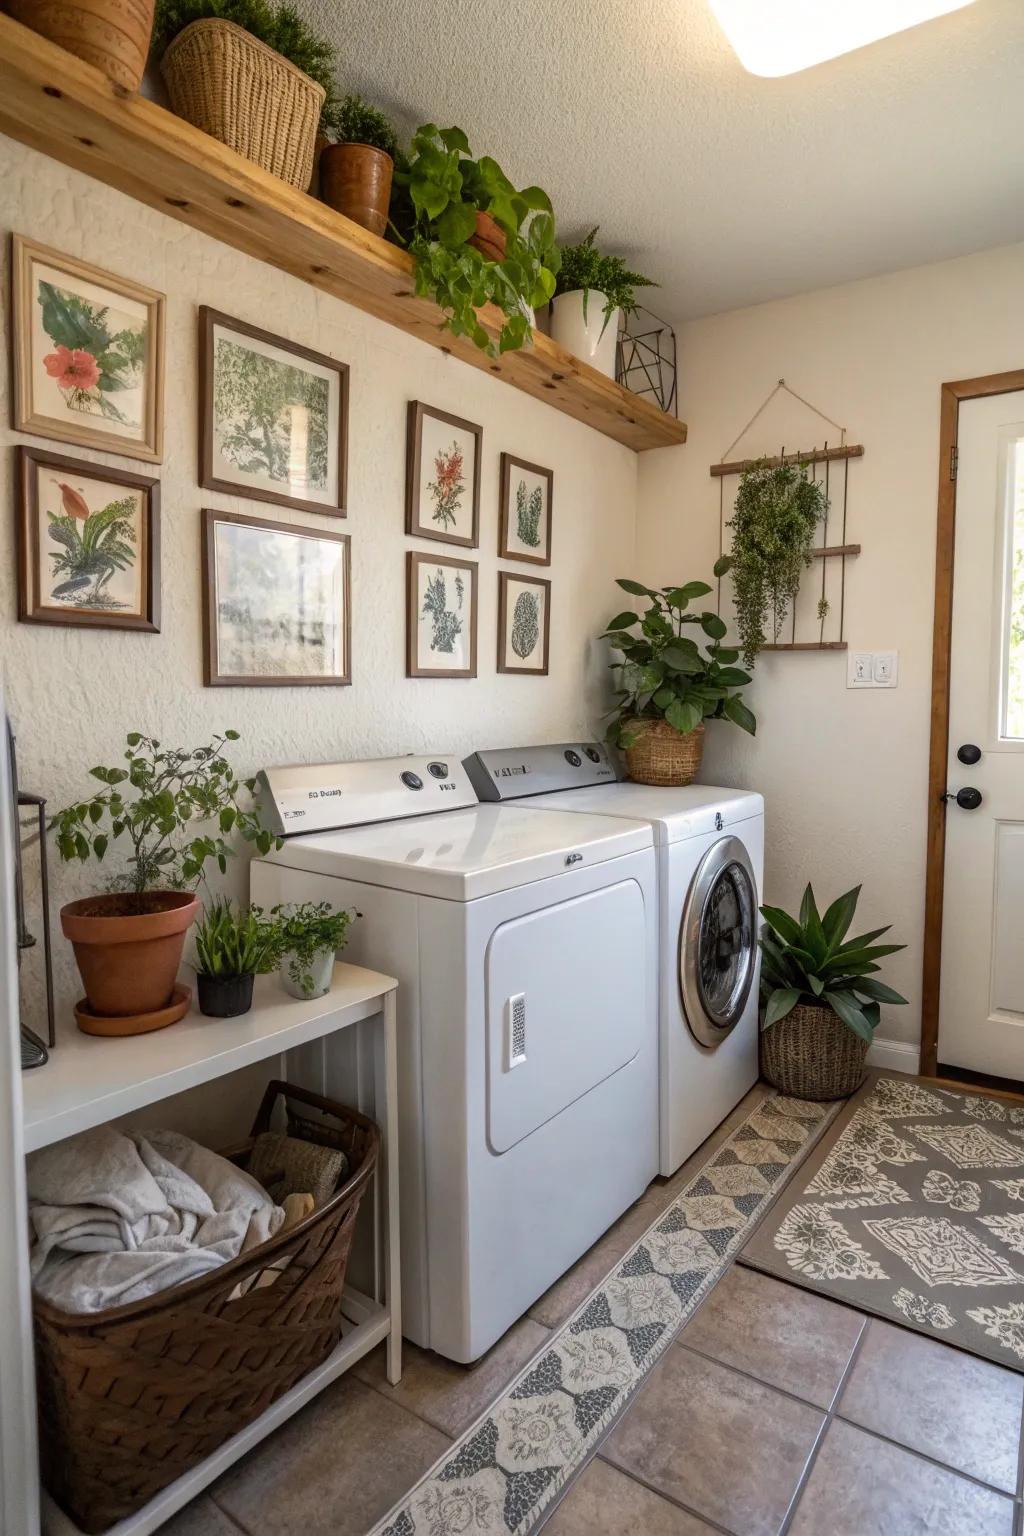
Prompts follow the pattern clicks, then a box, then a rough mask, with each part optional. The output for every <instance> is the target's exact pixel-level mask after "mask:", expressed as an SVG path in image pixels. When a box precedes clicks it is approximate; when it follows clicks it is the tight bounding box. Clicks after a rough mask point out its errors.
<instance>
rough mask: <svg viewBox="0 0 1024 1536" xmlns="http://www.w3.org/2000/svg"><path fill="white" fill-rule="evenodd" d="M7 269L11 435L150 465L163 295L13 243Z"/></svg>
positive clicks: (44, 249)
mask: <svg viewBox="0 0 1024 1536" xmlns="http://www.w3.org/2000/svg"><path fill="white" fill-rule="evenodd" d="M11 265H12V272H13V283H12V289H13V298H14V386H15V387H14V426H15V429H16V430H17V431H19V432H32V433H34V434H36V435H37V436H38V437H53V438H57V439H59V440H60V441H61V442H66V443H74V444H77V445H78V446H79V447H82V448H100V449H105V450H106V451H107V452H113V453H121V454H125V455H127V457H129V458H133V459H147V460H150V461H151V462H156V461H158V460H159V459H160V458H161V456H162V452H163V372H164V302H165V301H164V296H163V294H162V293H157V292H156V291H155V290H154V289H152V288H144V287H142V285H141V284H140V283H134V282H131V281H130V280H129V279H128V278H125V277H118V276H116V275H115V274H114V273H113V272H105V271H103V270H102V268H100V267H94V266H91V265H90V264H89V263H88V262H85V261H79V260H77V258H75V257H73V256H65V255H62V254H61V252H60V251H54V250H51V249H50V248H49V247H48V246H45V245H37V244H36V242H35V241H34V240H27V239H25V237H24V236H22V235H15V236H14V238H13V245H12V261H11Z"/></svg>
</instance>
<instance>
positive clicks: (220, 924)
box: [195, 897, 279, 1019]
mask: <svg viewBox="0 0 1024 1536" xmlns="http://www.w3.org/2000/svg"><path fill="white" fill-rule="evenodd" d="M195 940H196V962H197V963H196V983H197V986H198V991H199V1008H200V1011H201V1012H202V1013H205V1014H209V1015H210V1017H211V1018H218V1019H231V1018H236V1017H237V1016H238V1015H239V1014H241V1013H248V1011H249V1009H250V1008H251V1007H252V987H253V979H254V977H256V976H261V975H263V974H264V973H265V972H267V971H272V970H273V969H274V968H275V966H276V965H277V962H278V950H279V928H278V924H277V923H276V922H273V921H271V920H269V919H267V918H265V917H264V915H263V912H262V910H261V908H259V907H235V905H234V904H233V903H232V902H231V901H229V900H226V899H225V898H223V897H215V898H214V899H213V901H211V902H210V903H209V905H208V906H207V907H206V910H205V911H204V913H203V916H202V919H201V921H200V922H199V923H198V924H197V925H196V934H195Z"/></svg>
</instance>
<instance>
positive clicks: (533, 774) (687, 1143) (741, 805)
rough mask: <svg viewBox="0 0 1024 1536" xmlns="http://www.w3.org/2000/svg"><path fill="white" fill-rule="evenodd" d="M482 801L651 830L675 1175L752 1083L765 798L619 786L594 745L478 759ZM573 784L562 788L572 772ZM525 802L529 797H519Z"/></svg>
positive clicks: (668, 1143)
mask: <svg viewBox="0 0 1024 1536" xmlns="http://www.w3.org/2000/svg"><path fill="white" fill-rule="evenodd" d="M465 766H466V769H467V772H469V774H470V777H471V779H472V780H473V783H474V786H475V788H476V790H477V793H478V794H479V795H480V798H481V799H482V800H496V801H504V800H507V799H510V798H513V799H515V800H516V803H517V805H518V806H519V807H520V808H523V807H526V808H529V809H532V810H542V811H544V812H546V813H548V814H551V813H556V812H557V813H558V814H559V815H563V814H564V813H565V812H566V811H572V812H575V813H582V814H584V815H587V816H593V815H600V816H621V817H624V818H628V819H629V820H638V819H640V820H643V821H646V822H647V823H649V825H650V826H651V828H652V830H653V833H654V841H655V849H656V852H657V861H658V893H659V900H658V917H657V927H658V940H659V956H660V964H659V982H658V988H659V999H660V1003H659V1028H660V1041H661V1084H660V1144H661V1145H660V1167H661V1172H662V1173H663V1174H665V1175H668V1174H671V1173H674V1172H675V1170H676V1169H677V1168H678V1167H679V1165H680V1164H681V1163H682V1162H684V1161H685V1159H686V1158H687V1157H689V1155H690V1153H691V1152H693V1151H694V1150H695V1149H696V1148H697V1147H699V1146H700V1144H701V1142H702V1141H703V1140H704V1139H705V1138H706V1137H707V1136H709V1135H710V1133H711V1132H712V1131H713V1130H714V1129H715V1127H716V1126H718V1125H720V1124H721V1122H722V1121H723V1120H724V1119H725V1117H726V1115H727V1114H728V1113H729V1111H730V1110H731V1109H733V1108H734V1106H735V1105H736V1104H737V1103H738V1102H739V1101H740V1099H741V1098H742V1097H743V1095H744V1094H745V1093H746V1092H747V1091H748V1089H750V1088H751V1087H752V1086H753V1085H754V1083H755V1082H756V1081H757V1075H758V1038H757V1034H758V973H759V967H760V954H759V951H758V947H757V932H758V906H759V903H760V900H761V895H760V892H761V882H762V876H763V869H764V800H763V798H762V797H761V796H760V795H758V794H753V793H750V792H748V791H745V790H735V789H715V788H712V787H709V786H707V785H704V784H690V785H687V786H686V787H685V788H682V789H655V788H651V787H648V786H647V785H644V784H632V783H618V782H616V776H615V770H614V768H613V766H612V764H611V762H610V760H609V757H608V754H607V752H606V751H605V749H604V747H602V746H599V745H598V744H597V743H596V742H569V743H560V744H558V745H553V746H541V747H527V748H513V749H503V750H500V751H491V752H478V753H475V754H474V756H473V757H472V758H468V759H467V760H466V764H465ZM566 769H568V770H569V773H570V776H571V777H573V778H574V779H575V783H576V786H577V787H575V788H571V789H568V790H566V789H564V788H563V785H564V782H565V770H566ZM524 795H527V796H529V797H530V798H528V799H524V798H522V797H523V796H524Z"/></svg>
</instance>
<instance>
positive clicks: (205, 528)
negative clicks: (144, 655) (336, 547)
mask: <svg viewBox="0 0 1024 1536" xmlns="http://www.w3.org/2000/svg"><path fill="white" fill-rule="evenodd" d="M218 523H233V524H241V525H243V526H245V527H248V528H266V529H269V530H270V531H271V532H273V533H284V534H291V535H293V536H297V537H299V538H311V539H319V540H321V541H322V542H324V543H333V544H343V545H344V546H345V579H344V587H343V602H344V605H345V613H344V624H343V630H342V632H343V636H344V648H345V657H344V660H345V670H344V672H343V673H342V674H341V675H340V676H338V677H318V676H294V677H290V676H279V677H248V676H245V675H239V674H228V673H222V672H220V671H219V669H218V665H217V646H216V635H217V564H216V560H217V551H216V543H215V529H216V525H217V524H218ZM202 579H203V594H202V603H203V682H204V683H205V685H206V687H207V688H344V687H348V685H349V684H350V683H351V682H352V539H351V535H349V534H347V533H334V532H329V531H327V530H326V529H324V528H311V527H309V526H308V525H305V524H301V523H279V522H274V521H271V520H269V519H268V518H263V517H246V516H243V515H242V514H241V513H239V512H221V511H219V510H218V509H215V508H212V507H204V508H203V523H202Z"/></svg>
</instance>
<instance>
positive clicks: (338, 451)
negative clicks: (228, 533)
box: [199, 304, 348, 517]
mask: <svg viewBox="0 0 1024 1536" xmlns="http://www.w3.org/2000/svg"><path fill="white" fill-rule="evenodd" d="M347 463H348V364H347V363H339V362H337V361H336V359H334V358H333V357H326V356H325V355H324V354H323V353H321V352H312V351H310V349H309V348H308V347H300V346H297V345H296V344H295V343H294V342H291V341H285V340H284V339H283V338H282V337H280V336H273V335H271V333H270V332H269V331H261V330H260V329H259V328H258V327H257V326H255V325H247V324H245V323H244V322H243V321H241V320H232V319H231V317H230V315H223V314H220V313H219V311H217V310H215V309H210V308H208V307H207V305H205V304H204V305H201V306H200V310H199V484H200V485H201V486H204V487H205V489H206V490H209V491H226V492H228V493H229V494H230V495H233V496H238V495H243V496H249V497H252V498H254V499H255V500H256V501H272V502H275V503H276V504H277V505H279V506H282V507H294V508H295V509H296V510H297V511H301V512H323V513H326V514H327V515H328V516H334V517H344V516H345V489H346V474H347Z"/></svg>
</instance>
